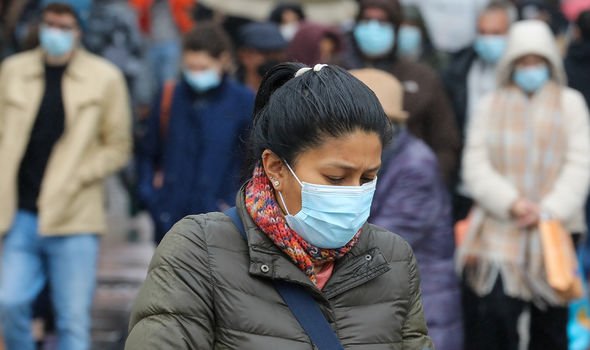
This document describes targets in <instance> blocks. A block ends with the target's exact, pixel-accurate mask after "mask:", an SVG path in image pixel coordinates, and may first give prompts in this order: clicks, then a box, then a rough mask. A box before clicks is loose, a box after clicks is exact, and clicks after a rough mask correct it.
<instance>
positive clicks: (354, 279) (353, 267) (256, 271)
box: [236, 188, 390, 299]
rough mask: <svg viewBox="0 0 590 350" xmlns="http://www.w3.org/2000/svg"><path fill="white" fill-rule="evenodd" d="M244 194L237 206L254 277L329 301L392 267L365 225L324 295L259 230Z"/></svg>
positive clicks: (370, 228)
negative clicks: (290, 285) (294, 286)
mask: <svg viewBox="0 0 590 350" xmlns="http://www.w3.org/2000/svg"><path fill="white" fill-rule="evenodd" d="M243 193H244V192H243V188H242V190H241V191H240V192H239V194H238V197H237V201H236V206H237V209H238V213H239V215H240V217H241V218H242V223H243V224H244V228H245V230H246V234H247V236H248V248H249V253H250V268H249V272H250V274H251V275H254V276H258V277H261V278H269V279H273V280H283V281H286V282H289V283H294V284H298V285H301V286H304V287H305V288H306V289H307V290H309V291H310V292H313V293H314V294H316V295H317V296H318V297H321V298H325V299H329V298H333V297H335V296H337V295H339V294H342V293H344V292H346V291H348V290H350V289H352V288H355V287H357V286H359V285H361V284H364V283H367V282H368V281H370V280H372V279H374V278H377V277H378V276H380V275H382V274H384V273H385V272H387V271H389V269H390V267H389V264H388V262H387V260H386V259H385V257H384V256H383V254H382V253H381V251H380V250H379V247H377V246H375V245H374V244H372V243H373V242H374V241H375V240H374V239H373V237H372V236H373V234H374V231H373V228H372V226H371V225H369V224H365V226H363V233H362V234H361V237H360V239H359V241H358V243H357V244H356V245H355V246H354V247H353V249H351V251H350V252H348V254H346V255H345V256H344V257H343V258H341V259H339V260H337V261H336V264H335V266H334V272H333V274H332V276H331V277H330V280H329V281H328V283H327V284H326V286H325V287H324V289H323V290H322V291H320V290H318V289H317V287H316V286H315V285H314V284H313V283H312V282H311V280H310V279H309V278H308V277H307V276H306V275H305V273H304V272H303V271H301V270H300V269H299V268H298V267H297V266H296V265H295V264H294V263H293V262H292V261H291V260H290V259H289V257H288V256H287V255H285V254H284V253H283V252H282V251H281V250H280V249H279V248H278V247H277V246H276V245H275V244H274V243H273V242H272V241H271V240H270V239H269V238H268V237H267V236H266V235H265V234H264V233H263V232H262V231H261V230H260V229H259V228H258V227H257V226H256V224H255V223H254V221H253V220H252V218H251V217H250V215H249V214H248V211H247V210H246V207H245V204H244V194H243Z"/></svg>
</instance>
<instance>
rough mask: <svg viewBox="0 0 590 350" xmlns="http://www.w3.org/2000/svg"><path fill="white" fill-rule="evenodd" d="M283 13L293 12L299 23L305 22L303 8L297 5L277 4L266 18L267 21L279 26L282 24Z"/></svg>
mask: <svg viewBox="0 0 590 350" xmlns="http://www.w3.org/2000/svg"><path fill="white" fill-rule="evenodd" d="M285 11H293V12H295V13H296V14H297V17H299V20H300V21H303V20H305V12H303V7H301V5H299V4H297V3H289V2H286V3H280V4H278V5H277V6H276V7H275V8H274V9H273V10H272V12H271V13H270V16H268V20H269V21H271V22H274V23H276V24H281V23H282V22H283V13H285Z"/></svg>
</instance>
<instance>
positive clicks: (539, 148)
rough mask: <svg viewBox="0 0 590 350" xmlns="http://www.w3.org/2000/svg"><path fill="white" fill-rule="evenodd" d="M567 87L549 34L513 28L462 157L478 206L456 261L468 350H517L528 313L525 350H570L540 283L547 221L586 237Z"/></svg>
mask: <svg viewBox="0 0 590 350" xmlns="http://www.w3.org/2000/svg"><path fill="white" fill-rule="evenodd" d="M565 83H566V82H565V73H564V69H563V66H562V62H561V58H560V57H559V53H558V50H557V46H556V44H555V39H554V37H553V35H552V34H551V31H550V30H549V28H548V26H547V25H546V24H545V23H543V22H540V21H535V20H530V21H522V22H519V23H517V24H515V25H514V26H513V28H512V29H511V31H510V34H509V39H508V47H507V52H506V54H505V55H504V57H503V58H502V59H501V61H500V63H499V67H498V89H497V90H496V91H495V92H493V93H492V94H491V95H489V96H487V97H485V98H484V99H483V100H482V101H481V103H480V104H479V107H478V111H477V113H476V114H475V115H474V116H473V118H472V119H471V121H470V125H469V128H468V134H467V145H466V147H465V153H464V168H463V179H464V181H465V184H466V185H467V187H468V189H469V191H470V193H471V194H472V195H473V198H474V201H475V204H476V205H475V209H474V211H473V212H472V214H471V222H470V226H469V229H468V232H467V235H466V238H465V241H464V242H463V243H462V245H461V247H460V248H459V250H458V253H457V267H458V270H459V272H460V273H461V274H462V275H463V277H464V282H465V296H464V299H465V310H466V322H465V324H466V325H467V326H468V327H467V330H466V334H467V344H466V345H467V349H478V350H482V349H484V350H485V349H498V350H500V349H501V350H512V349H518V343H519V336H518V331H517V322H518V318H519V316H520V314H521V313H522V311H523V309H524V308H525V307H530V310H531V322H530V342H529V349H531V350H533V349H534V350H543V349H551V350H567V345H568V343H567V334H566V324H567V317H568V313H567V308H566V305H567V303H566V300H563V299H561V298H560V297H559V296H558V295H557V294H556V293H555V292H554V290H553V289H552V288H551V287H550V286H549V284H548V283H547V280H546V274H545V268H544V264H543V251H542V248H541V242H540V234H539V230H538V225H539V221H540V218H541V217H548V218H553V219H558V220H559V221H561V222H562V223H563V225H564V226H565V227H566V228H567V229H568V230H569V232H571V233H572V234H582V233H584V232H585V231H586V227H585V224H584V222H585V221H584V214H583V209H584V203H585V200H586V195H587V192H588V184H589V179H590V131H589V126H588V120H589V116H588V109H587V106H586V103H585V102H584V99H583V97H582V95H581V94H580V93H578V92H576V91H574V90H572V89H570V88H568V87H566V86H565Z"/></svg>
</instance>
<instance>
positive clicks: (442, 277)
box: [369, 128, 463, 350]
mask: <svg viewBox="0 0 590 350" xmlns="http://www.w3.org/2000/svg"><path fill="white" fill-rule="evenodd" d="M389 147H390V149H386V150H385V151H384V160H385V162H386V164H384V165H385V168H383V170H382V171H381V173H380V174H379V180H378V181H377V191H376V193H375V197H374V200H373V207H372V210H371V217H370V218H369V222H370V223H373V224H375V225H377V226H381V227H383V228H386V229H387V230H389V231H392V232H395V233H397V234H399V235H400V236H402V237H403V238H404V239H406V240H407V241H408V243H410V245H411V246H412V249H413V250H414V253H415V254H416V258H417V259H418V266H419V269H420V275H421V280H422V297H423V303H424V313H425V315H426V320H427V323H428V328H429V333H430V335H431V337H432V340H433V341H434V344H435V346H436V349H437V350H461V349H462V348H463V346H462V340H463V336H462V334H463V330H462V312H461V297H460V289H459V285H458V280H457V278H456V275H455V272H454V265H453V255H454V249H455V248H454V247H455V243H454V236H453V228H452V227H453V226H452V218H451V203H450V198H449V195H448V192H447V189H446V187H445V185H444V183H443V181H442V179H441V177H440V172H439V168H438V163H437V160H436V156H435V155H434V153H433V152H432V150H431V149H430V148H429V147H428V146H427V145H426V144H425V143H424V142H422V141H420V140H419V139H417V138H416V137H414V136H412V135H411V134H410V133H409V132H408V131H407V129H405V128H402V129H400V130H399V132H398V133H397V135H396V136H395V138H394V142H393V143H392V144H391V145H390V146H389ZM387 154H390V156H389V159H386V158H387Z"/></svg>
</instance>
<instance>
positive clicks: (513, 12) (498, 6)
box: [479, 0, 518, 24]
mask: <svg viewBox="0 0 590 350" xmlns="http://www.w3.org/2000/svg"><path fill="white" fill-rule="evenodd" d="M492 11H505V12H506V14H507V15H508V20H509V22H510V24H512V23H514V22H516V21H517V20H518V10H517V9H516V7H515V6H514V5H513V4H512V3H511V2H510V1H508V0H492V1H491V2H490V3H489V4H488V5H487V6H486V7H484V9H483V10H482V11H481V12H480V13H479V16H480V17H481V16H482V15H483V14H485V13H488V12H492Z"/></svg>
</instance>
